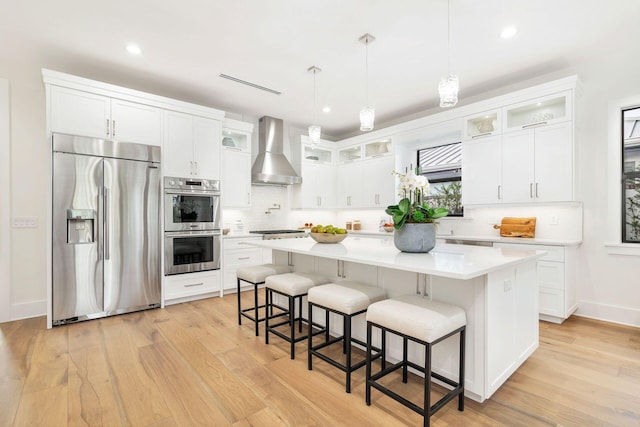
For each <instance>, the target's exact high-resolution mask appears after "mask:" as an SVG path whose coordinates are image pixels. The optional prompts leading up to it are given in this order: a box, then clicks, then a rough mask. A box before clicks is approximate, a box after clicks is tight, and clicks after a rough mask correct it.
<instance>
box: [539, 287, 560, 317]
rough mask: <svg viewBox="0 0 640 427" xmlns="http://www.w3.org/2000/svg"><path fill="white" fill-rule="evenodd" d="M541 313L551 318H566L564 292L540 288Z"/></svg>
mask: <svg viewBox="0 0 640 427" xmlns="http://www.w3.org/2000/svg"><path fill="white" fill-rule="evenodd" d="M538 298H539V304H540V307H539V310H538V311H539V312H540V314H546V315H549V316H556V317H562V318H564V317H565V313H564V292H563V291H561V290H558V289H552V288H545V287H542V286H541V287H539V288H538Z"/></svg>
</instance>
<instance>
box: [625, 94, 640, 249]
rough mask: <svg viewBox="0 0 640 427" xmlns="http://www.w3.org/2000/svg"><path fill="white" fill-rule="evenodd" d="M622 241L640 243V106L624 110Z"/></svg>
mask: <svg viewBox="0 0 640 427" xmlns="http://www.w3.org/2000/svg"><path fill="white" fill-rule="evenodd" d="M621 166H622V192H621V194H622V241H623V242H625V243H640V107H634V108H630V109H626V110H622V165H621Z"/></svg>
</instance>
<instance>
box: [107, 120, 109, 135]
mask: <svg viewBox="0 0 640 427" xmlns="http://www.w3.org/2000/svg"><path fill="white" fill-rule="evenodd" d="M107 136H109V119H107Z"/></svg>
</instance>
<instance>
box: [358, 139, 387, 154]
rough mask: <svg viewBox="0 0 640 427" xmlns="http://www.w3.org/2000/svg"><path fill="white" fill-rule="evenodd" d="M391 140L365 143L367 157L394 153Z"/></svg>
mask: <svg viewBox="0 0 640 427" xmlns="http://www.w3.org/2000/svg"><path fill="white" fill-rule="evenodd" d="M392 153H393V150H392V148H391V140H390V139H384V140H379V141H372V142H367V143H365V144H364V156H365V157H379V156H385V155H388V154H392Z"/></svg>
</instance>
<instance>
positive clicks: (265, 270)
mask: <svg viewBox="0 0 640 427" xmlns="http://www.w3.org/2000/svg"><path fill="white" fill-rule="evenodd" d="M290 271H291V268H289V267H288V266H286V265H278V264H260V265H248V266H246V267H240V268H238V269H237V270H236V278H237V279H236V282H237V293H238V325H242V318H243V317H246V318H247V319H249V320H251V321H252V322H255V328H256V336H258V335H259V334H260V329H259V325H260V322H262V321H264V320H265V317H259V315H258V310H259V309H261V308H264V305H259V304H258V285H262V284H264V281H265V279H266V278H267V277H269V276H272V275H274V274H283V273H288V272H290ZM240 282H247V283H249V284H251V285H253V307H248V308H242V298H241V296H240V288H241V286H240Z"/></svg>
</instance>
